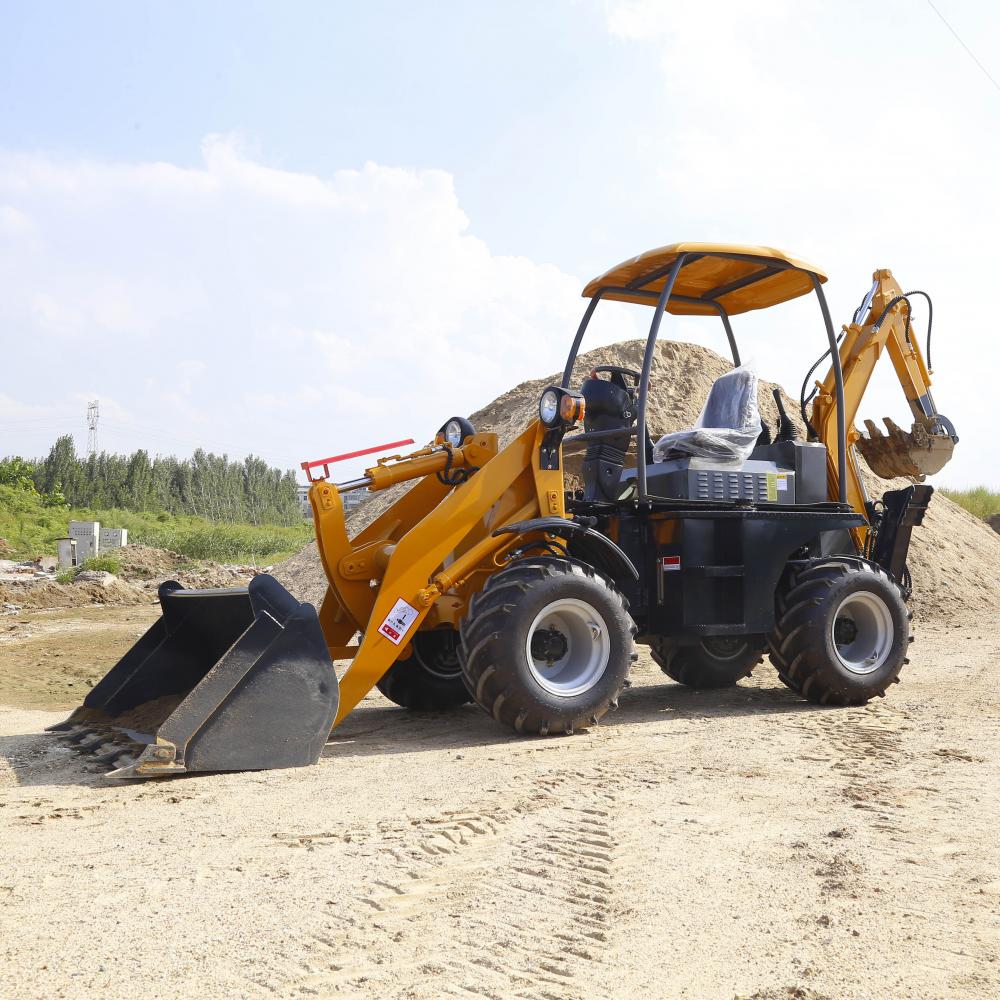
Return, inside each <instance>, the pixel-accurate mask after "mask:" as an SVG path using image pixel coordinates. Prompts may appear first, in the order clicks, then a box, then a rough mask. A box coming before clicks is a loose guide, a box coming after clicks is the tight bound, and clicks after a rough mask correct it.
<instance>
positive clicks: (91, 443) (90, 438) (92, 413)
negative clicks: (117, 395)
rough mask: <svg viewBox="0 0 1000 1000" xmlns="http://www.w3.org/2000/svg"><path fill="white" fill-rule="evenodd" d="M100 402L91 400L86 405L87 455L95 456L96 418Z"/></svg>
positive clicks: (98, 413) (98, 414)
mask: <svg viewBox="0 0 1000 1000" xmlns="http://www.w3.org/2000/svg"><path fill="white" fill-rule="evenodd" d="M99 403H100V400H97V399H93V400H91V401H90V402H89V403H88V404H87V454H88V455H96V454H97V418H98V417H99V416H100V415H101V411H100V406H99Z"/></svg>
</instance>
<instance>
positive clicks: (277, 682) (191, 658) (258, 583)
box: [52, 575, 339, 777]
mask: <svg viewBox="0 0 1000 1000" xmlns="http://www.w3.org/2000/svg"><path fill="white" fill-rule="evenodd" d="M159 598H160V606H161V607H162V609H163V616H162V617H161V618H160V619H159V621H157V622H156V623H155V624H154V625H153V626H152V627H151V628H150V629H149V631H147V632H146V634H145V635H144V636H143V637H142V638H141V639H140V640H139V641H138V642H137V643H136V644H135V645H134V646H133V647H132V648H131V649H130V650H129V651H128V652H127V653H126V654H125V656H124V657H122V659H121V660H119V662H118V663H117V664H116V665H115V666H114V667H112V668H111V670H110V671H109V672H108V674H107V675H106V676H105V677H104V678H103V680H101V681H100V682H99V683H98V684H97V685H96V687H94V689H93V690H92V691H91V692H90V694H88V695H87V697H86V699H84V702H83V704H82V705H81V706H80V707H79V708H77V709H76V710H75V711H74V712H73V714H72V715H71V716H70V717H69V719H68V720H67V721H66V722H64V723H61V724H60V725H58V726H53V727H52V728H53V731H56V732H60V733H62V734H64V736H63V738H64V739H65V740H67V741H68V742H70V743H71V744H75V746H76V748H77V749H79V750H80V751H83V752H86V753H90V754H93V755H94V756H95V757H96V758H97V760H98V762H100V763H101V764H104V765H106V766H111V767H113V768H114V770H113V771H112V772H111V773H112V774H115V775H117V776H122V777H153V776H156V775H163V774H176V773H180V772H185V771H252V770H262V769H265V768H277V767H302V766H304V765H306V764H314V763H316V761H317V760H318V759H319V755H320V752H321V751H322V749H323V745H324V743H326V740H327V737H328V736H329V734H330V729H331V727H332V726H333V720H334V718H335V717H336V714H337V704H338V697H339V692H338V687H337V676H336V674H335V673H334V669H333V663H332V662H331V660H330V654H329V651H328V649H327V646H326V639H325V638H324V636H323V632H322V629H321V628H320V624H319V619H318V617H317V615H316V610H315V609H314V608H313V607H312V605H310V604H300V603H299V602H298V601H297V600H295V598H294V597H292V595H291V594H289V593H288V591H287V590H285V588H284V587H282V586H281V584H280V583H278V581H277V580H275V579H274V578H273V577H271V576H266V575H260V576H256V577H254V579H253V580H252V581H251V582H250V586H249V587H248V588H246V589H245V590H244V589H239V590H185V589H184V588H183V587H181V585H180V584H179V583H175V582H174V581H172V580H171V581H169V582H167V583H164V584H162V585H161V586H160V589H159Z"/></svg>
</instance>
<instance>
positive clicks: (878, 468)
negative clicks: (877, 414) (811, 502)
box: [857, 417, 955, 482]
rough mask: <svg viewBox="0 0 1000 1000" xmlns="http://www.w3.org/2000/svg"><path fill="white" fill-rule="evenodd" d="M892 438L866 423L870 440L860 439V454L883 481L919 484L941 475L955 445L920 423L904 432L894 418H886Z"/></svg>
mask: <svg viewBox="0 0 1000 1000" xmlns="http://www.w3.org/2000/svg"><path fill="white" fill-rule="evenodd" d="M884 419H885V426H886V429H887V430H888V434H883V433H882V431H881V430H880V429H879V428H878V427H877V426H876V425H875V423H874V422H873V421H871V420H866V421H865V427H866V428H867V430H868V435H867V437H866V436H865V435H862V436H861V437H860V438H858V442H857V446H858V451H860V452H861V454H862V456H863V457H864V460H865V462H866V463H867V464H868V467H869V468H870V469H871V470H872V472H874V473H875V475H877V476H881V477H882V478H883V479H895V478H896V477H898V476H902V477H904V478H907V479H913V480H916V481H918V482H921V481H923V479H924V478H925V477H926V476H929V475H933V474H934V473H935V472H939V471H940V470H941V469H942V468H943V467H944V465H945V464H946V463H947V462H948V460H949V459H950V458H951V453H952V451H953V449H954V446H955V443H954V441H953V440H952V438H951V437H949V436H947V435H942V434H938V433H932V432H931V431H929V430H928V429H927V427H925V426H924V425H923V424H922V423H920V422H919V421H915V422H914V424H913V426H912V428H911V429H910V430H909V431H904V430H903V428H902V427H900V426H899V424H897V423H895V422H894V421H893V420H892V419H891V418H890V417H885V418H884Z"/></svg>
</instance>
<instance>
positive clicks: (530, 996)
mask: <svg viewBox="0 0 1000 1000" xmlns="http://www.w3.org/2000/svg"><path fill="white" fill-rule="evenodd" d="M621 780H622V775H621V772H620V769H612V768H603V767H595V768H588V769H585V770H564V771H555V772H552V773H549V774H546V775H543V776H538V777H535V778H533V779H525V780H518V781H517V782H516V783H515V784H514V785H513V787H512V788H511V790H510V792H509V793H508V796H507V798H508V801H509V802H510V805H508V806H504V807H491V808H486V809H481V810H478V811H477V810H475V809H470V810H469V811H468V812H464V813H461V814H455V813H444V814H439V815H431V816H428V817H425V818H423V819H420V820H418V821H415V823H414V824H413V825H412V826H411V827H410V828H409V830H410V831H412V833H409V836H406V834H407V833H408V832H409V831H397V836H398V837H399V838H400V842H399V843H396V844H393V845H392V847H391V850H390V851H388V852H387V856H386V866H385V877H384V879H381V880H379V881H378V882H376V883H372V884H370V885H368V886H367V887H366V891H364V892H362V893H360V894H359V895H358V896H357V897H356V898H355V899H354V901H353V902H352V904H351V905H349V906H347V907H341V908H340V910H341V912H340V914H339V919H338V920H337V929H336V930H334V931H332V932H328V933H324V934H322V935H313V936H312V938H311V940H310V941H308V942H307V944H306V946H305V954H304V955H300V956H299V957H298V959H297V962H296V964H297V965H298V966H299V969H300V971H299V972H298V973H297V974H295V975H293V976H291V977H290V979H289V980H288V981H287V982H285V983H284V984H282V985H281V987H280V988H279V989H278V990H276V992H279V993H280V994H281V995H283V996H286V997H305V996H319V997H324V996H336V995H346V994H349V995H351V996H378V997H394V996H400V997H401V996H406V997H439V996H454V997H466V998H468V997H479V998H482V997H511V996H516V997H521V998H525V1000H555V998H558V1000H573V998H577V997H583V996H585V995H587V994H588V993H591V992H592V988H591V986H592V983H593V982H594V981H595V979H596V978H597V974H598V972H599V970H600V964H601V961H602V955H603V953H604V952H605V951H606V949H607V945H608V940H609V935H610V927H611V923H612V914H613V912H614V908H615V903H616V900H615V890H614V868H615V863H616V854H617V841H616V836H615V830H616V829H617V825H616V824H615V823H614V815H613V813H614V807H615V804H616V799H617V790H618V788H619V787H620V784H621ZM345 910H346V911H347V912H344V911H345ZM431 941H436V942H437V944H436V945H435V946H433V947H432V946H430V945H429V944H428V942H431ZM288 957H289V958H292V956H288Z"/></svg>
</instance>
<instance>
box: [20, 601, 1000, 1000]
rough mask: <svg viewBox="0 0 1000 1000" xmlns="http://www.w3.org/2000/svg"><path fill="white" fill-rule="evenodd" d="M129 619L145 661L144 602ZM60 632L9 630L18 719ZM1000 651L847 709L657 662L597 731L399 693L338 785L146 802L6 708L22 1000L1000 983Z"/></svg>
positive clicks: (303, 780) (934, 662) (969, 632)
mask: <svg viewBox="0 0 1000 1000" xmlns="http://www.w3.org/2000/svg"><path fill="white" fill-rule="evenodd" d="M101 610H102V611H103V613H104V615H105V618H104V622H105V624H106V625H107V626H109V628H110V631H108V632H105V633H102V634H104V635H105V636H106V637H107V636H111V637H112V638H111V640H110V641H111V643H112V644H114V643H115V642H117V643H121V644H122V645H123V646H127V645H128V643H129V642H130V641H131V639H130V634H131V633H134V632H135V631H137V630H140V629H141V627H142V622H140V621H137V620H135V619H133V618H130V617H128V616H129V615H134V614H135V613H136V609H110V608H109V609H101ZM122 616H126V617H124V618H123V617H122ZM50 624H51V622H50ZM987 624H988V623H987ZM992 624H993V625H995V622H994V623H992ZM84 627H86V622H85V623H84ZM57 632H58V628H57V627H56V626H53V627H52V628H51V629H49V630H48V631H46V623H45V622H41V623H36V625H35V626H34V627H33V629H32V630H31V635H30V636H29V637H28V638H24V637H23V636H22V637H21V638H16V637H14V638H8V639H7V640H6V641H5V642H3V643H0V702H3V701H4V700H7V701H10V700H12V699H11V698H10V697H9V696H8V697H6V698H5V696H4V693H5V691H7V690H9V689H8V688H5V687H4V684H5V683H6V682H7V679H8V678H9V676H10V672H11V665H12V664H16V663H22V662H24V661H25V658H28V659H30V658H31V655H32V643H33V642H44V643H47V646H46V649H47V651H48V652H47V655H51V653H52V652H53V651H54V650H55V646H56V644H57ZM62 635H63V639H62V641H63V643H64V645H65V650H64V651H65V652H66V653H67V654H68V653H69V651H70V638H71V637H72V635H73V632H72V630H70V629H64V630H63V632H62ZM105 652H106V650H105ZM998 660H1000V634H998V633H997V631H996V630H995V628H993V627H987V625H981V626H980V627H979V628H978V629H975V628H972V629H970V628H959V627H957V626H952V627H950V628H945V627H943V626H942V627H937V628H932V627H928V626H926V625H925V626H923V627H922V628H921V629H920V633H919V640H918V643H916V644H915V646H914V651H913V662H912V664H911V665H910V666H909V667H908V668H907V669H906V671H905V674H904V682H903V683H902V684H901V685H899V686H897V687H895V688H894V689H893V690H892V691H891V692H890V696H889V697H887V698H886V699H884V700H880V701H878V702H877V703H875V704H873V705H871V706H869V707H867V708H864V709H852V710H843V709H818V708H816V707H814V706H811V705H807V704H804V703H802V702H800V701H799V700H798V699H797V698H796V697H794V696H793V695H792V694H791V693H790V692H788V691H787V690H785V689H784V688H783V687H781V686H780V685H779V682H778V680H777V678H776V676H775V674H774V672H773V671H772V670H771V669H770V668H769V667H767V668H765V667H760V668H758V673H759V676H758V677H756V678H755V679H754V681H753V684H752V685H750V686H747V687H740V688H737V689H734V690H731V691H727V692H702V693H699V692H693V691H691V690H689V689H685V688H683V687H680V686H678V685H676V684H673V683H671V682H668V681H667V680H666V678H664V677H663V675H662V674H660V672H659V671H658V670H657V669H656V667H655V666H654V665H653V664H652V663H651V662H650V661H649V660H648V659H647V658H646V657H645V656H644V657H643V658H642V659H640V662H639V663H638V664H637V673H636V684H635V687H633V688H632V689H631V690H630V691H628V692H626V696H625V697H623V698H622V702H621V708H620V709H619V711H618V712H617V713H615V714H613V715H612V716H611V717H610V719H609V720H608V721H607V722H606V724H604V725H602V726H601V727H600V728H599V729H597V730H595V731H593V732H592V733H590V734H585V735H577V736H574V737H570V738H556V739H548V740H540V739H537V740H536V739H516V738H511V737H510V736H508V735H507V733H506V732H505V731H504V730H502V729H501V728H499V727H498V726H497V725H496V724H495V723H493V722H492V720H490V719H489V718H488V717H487V716H486V715H484V714H483V713H481V712H480V711H479V710H478V709H473V708H471V707H470V708H468V709H466V710H462V711H459V712H456V713H454V714H453V715H450V716H447V717H440V716H439V717H433V716H428V715H411V714H407V713H406V712H403V711H401V710H398V709H395V708H390V707H389V706H388V703H387V702H385V701H383V700H382V699H381V698H380V697H379V696H377V695H376V696H371V697H370V698H369V699H367V700H366V702H365V703H364V704H363V706H362V707H361V708H360V709H359V710H358V711H357V712H356V713H355V714H354V715H352V716H351V717H350V718H349V719H348V720H347V722H346V723H345V725H344V726H343V727H342V729H340V730H338V731H337V733H336V738H335V739H334V740H333V742H331V743H330V744H329V745H328V747H327V749H326V752H325V754H324V757H323V759H322V761H321V763H320V765H319V766H318V767H314V768H309V769H303V770H296V771H283V772H269V773H260V774H237V775H213V776H203V777H192V778H179V779H173V780H166V781H160V782H157V783H139V784H108V783H107V782H106V781H105V780H104V779H102V778H100V777H99V776H97V775H94V774H91V773H87V772H85V771H84V770H82V768H81V766H80V765H79V764H78V763H77V762H76V760H75V759H74V758H72V757H71V756H70V755H69V754H68V753H67V752H65V751H63V750H62V749H60V748H58V747H57V746H56V745H55V744H54V743H53V741H52V739H51V738H50V737H49V736H46V735H40V733H41V729H42V727H43V726H45V725H46V724H48V723H50V722H52V721H56V720H57V719H59V718H61V714H59V713H52V712H44V711H36V710H30V709H24V708H19V709H3V710H0V733H3V734H5V735H4V736H3V737H2V740H0V852H2V854H0V856H2V857H3V859H4V861H3V865H2V870H0V959H2V967H3V969H4V977H3V980H2V981H0V994H2V995H3V996H4V997H7V996H10V997H18V998H21V997H24V998H29V997H31V998H35V997H37V998H46V1000H48V998H53V997H65V998H87V1000H93V998H94V997H102V998H108V1000H118V998H122V1000H124V998H129V1000H134V998H135V997H145V996H154V995H161V996H171V997H177V998H187V997H192V998H193V997H199V998H205V997H271V998H273V997H275V996H277V997H327V996H351V997H361V998H369V997H370V998H375V997H379V998H382V997H399V998H403V997H406V998H431V997H439V996H456V997H479V998H482V997H547V998H554V1000H555V998H558V1000H563V998H573V997H620V996H629V997H631V996H638V995H647V996H653V997H690V998H702V997H705V998H723V1000H732V998H734V997H755V998H758V1000H781V998H812V1000H817V998H830V1000H834V998H835V1000H841V998H859V1000H861V998H865V1000H868V998H871V997H876V996H878V997H882V996H891V997H894V998H902V997H913V998H938V997H948V998H951V997H955V998H958V997H962V998H970V997H974V998H979V997H993V996H997V995H1000V838H998V836H997V825H998V819H1000V786H998V782H997V774H998V773H1000V771H998V768H1000V682H998V680H997V671H996V666H997V663H998ZM37 662H41V661H40V660H38V661H37ZM22 691H23V687H22ZM67 693H68V692H64V693H63V697H65V696H66V694H67ZM73 700H75V698H73V697H71V698H70V701H73ZM21 704H24V702H21Z"/></svg>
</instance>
